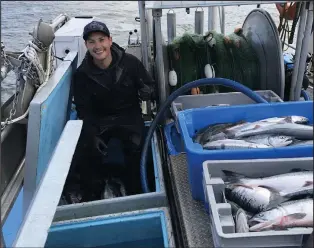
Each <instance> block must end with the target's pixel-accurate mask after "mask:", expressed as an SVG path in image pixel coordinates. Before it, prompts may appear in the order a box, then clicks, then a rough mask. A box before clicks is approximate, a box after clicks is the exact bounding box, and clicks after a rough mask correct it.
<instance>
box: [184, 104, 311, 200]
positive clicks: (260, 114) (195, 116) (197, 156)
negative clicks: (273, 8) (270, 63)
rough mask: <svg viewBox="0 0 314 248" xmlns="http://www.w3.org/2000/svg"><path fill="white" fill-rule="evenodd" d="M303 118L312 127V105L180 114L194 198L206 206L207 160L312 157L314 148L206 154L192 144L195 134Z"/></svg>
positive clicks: (247, 150)
mask: <svg viewBox="0 0 314 248" xmlns="http://www.w3.org/2000/svg"><path fill="white" fill-rule="evenodd" d="M289 115H299V116H304V117H307V118H308V119H309V122H310V124H313V101H306V102H282V103H269V104H268V103H267V104H250V105H239V106H225V107H212V108H203V109H189V110H185V111H181V112H179V113H178V121H179V128H180V131H181V136H182V138H183V142H184V146H185V152H186V156H187V162H188V175H189V183H190V187H191V193H192V197H193V199H195V200H199V201H202V202H204V193H203V188H202V170H203V168H202V163H203V162H204V161H206V160H225V159H229V160H239V159H262V158H293V157H312V156H313V145H304V146H288V147H278V148H256V149H238V150H204V149H203V147H202V146H201V145H200V144H198V143H194V142H193V140H192V137H193V135H194V134H195V132H196V131H197V130H199V129H201V128H204V127H206V126H207V125H210V124H217V123H235V122H238V121H240V120H245V121H249V122H252V121H257V120H261V119H265V118H270V117H281V116H289Z"/></svg>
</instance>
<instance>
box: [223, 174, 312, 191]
mask: <svg viewBox="0 0 314 248" xmlns="http://www.w3.org/2000/svg"><path fill="white" fill-rule="evenodd" d="M222 171H223V173H224V174H225V175H226V178H225V179H224V181H225V182H227V183H230V184H233V183H237V184H245V185H258V186H266V187H269V188H272V189H275V190H277V191H278V192H281V191H292V190H295V189H299V188H302V187H305V186H309V185H313V171H298V172H288V173H284V174H280V175H275V176H270V177H264V178H250V177H246V176H245V175H243V174H239V173H235V172H232V171H228V170H222Z"/></svg>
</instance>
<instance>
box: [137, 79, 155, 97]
mask: <svg viewBox="0 0 314 248" xmlns="http://www.w3.org/2000/svg"><path fill="white" fill-rule="evenodd" d="M139 85H140V89H139V96H140V99H141V100H142V101H149V100H153V99H154V95H155V94H154V89H153V88H152V87H150V86H148V85H146V84H144V82H143V79H140V82H139Z"/></svg>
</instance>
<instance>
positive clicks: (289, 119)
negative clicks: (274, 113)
mask: <svg viewBox="0 0 314 248" xmlns="http://www.w3.org/2000/svg"><path fill="white" fill-rule="evenodd" d="M308 122H309V119H308V118H306V117H303V116H284V117H271V118H266V119H262V120H258V121H254V122H245V123H242V124H239V125H236V126H234V127H231V128H227V129H226V131H225V133H226V134H228V137H229V138H233V137H234V135H235V133H236V132H237V131H240V130H241V132H245V131H248V130H253V129H256V128H257V127H265V126H271V125H274V124H283V123H297V124H307V123H308Z"/></svg>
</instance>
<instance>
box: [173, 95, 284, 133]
mask: <svg viewBox="0 0 314 248" xmlns="http://www.w3.org/2000/svg"><path fill="white" fill-rule="evenodd" d="M254 92H255V93H257V94H258V95H260V96H261V97H262V98H264V99H265V100H266V101H267V102H283V100H282V99H281V98H280V97H279V96H278V95H277V94H276V93H275V92H273V91H271V90H257V91H254ZM254 103H256V102H255V101H254V100H252V99H251V98H249V97H248V96H247V95H245V94H243V93H242V92H230V93H213V94H200V95H186V96H179V97H178V98H177V99H175V100H174V101H173V102H172V103H171V113H172V115H173V117H174V119H175V120H176V127H177V129H178V131H179V128H178V124H177V115H178V112H180V111H183V110H187V109H193V108H206V107H210V106H212V105H217V104H228V105H231V106H233V105H243V104H254ZM179 132H180V131H179Z"/></svg>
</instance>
